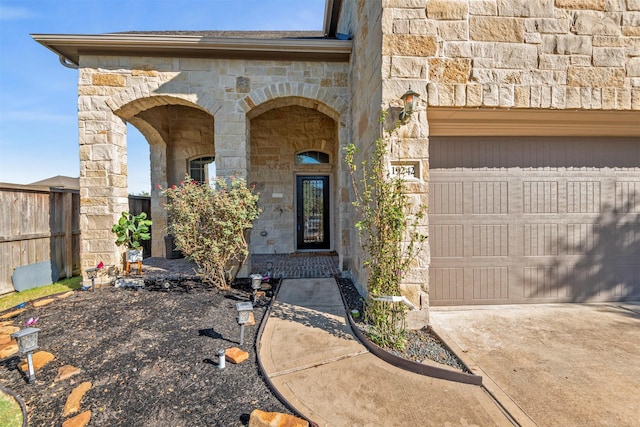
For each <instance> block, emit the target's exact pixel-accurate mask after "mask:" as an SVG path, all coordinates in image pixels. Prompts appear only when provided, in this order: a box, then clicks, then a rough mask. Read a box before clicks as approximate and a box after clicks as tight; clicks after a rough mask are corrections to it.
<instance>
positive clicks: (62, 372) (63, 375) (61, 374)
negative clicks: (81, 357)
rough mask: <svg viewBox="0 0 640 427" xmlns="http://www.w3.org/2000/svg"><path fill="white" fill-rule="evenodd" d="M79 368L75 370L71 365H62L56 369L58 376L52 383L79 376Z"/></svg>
mask: <svg viewBox="0 0 640 427" xmlns="http://www.w3.org/2000/svg"><path fill="white" fill-rule="evenodd" d="M79 373H80V368H76V367H75V366H71V365H64V366H61V367H59V368H58V375H56V377H55V379H54V380H53V381H54V382H58V381H64V380H66V379H68V378H71V377H72V376H74V375H76V374H79Z"/></svg>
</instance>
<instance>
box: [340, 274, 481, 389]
mask: <svg viewBox="0 0 640 427" xmlns="http://www.w3.org/2000/svg"><path fill="white" fill-rule="evenodd" d="M336 286H338V290H339V291H340V296H341V297H342V303H343V304H344V307H345V312H346V315H347V319H349V325H350V326H351V329H352V330H353V333H354V334H355V335H356V337H358V339H359V340H360V341H361V342H362V344H363V345H364V346H365V347H366V348H367V349H368V350H369V351H370V352H371V353H373V354H374V355H376V356H377V357H379V358H380V359H382V360H384V361H385V362H387V363H389V364H391V365H393V366H396V367H398V368H400V369H404V370H405V371H409V372H413V373H416V374H420V375H424V376H427V377H432V378H438V379H442V380H447V381H454V382H458V383H463V384H472V385H478V386H482V376H480V375H476V374H468V373H466V372H458V371H454V370H450V369H444V368H439V367H437V366H431V365H425V364H423V363H418V362H414V361H413V360H408V359H405V358H402V357H399V356H396V355H395V354H392V353H389V352H388V351H387V350H385V349H384V348H382V347H380V346H379V345H377V344H375V343H374V342H372V341H371V340H369V338H367V336H366V335H365V334H364V333H363V332H362V331H361V330H360V328H359V327H358V325H357V324H356V322H355V321H354V320H353V317H352V316H351V313H349V310H348V306H347V301H346V299H345V297H344V294H343V293H342V289H340V286H339V285H338V283H337V282H336ZM429 331H430V332H431V333H433V334H434V335H435V336H436V337H437V338H438V339H439V340H440V342H441V343H442V344H443V345H444V346H445V347H446V348H447V350H449V351H450V352H451V354H453V355H454V356H456V358H457V359H458V361H459V362H460V364H461V365H462V366H463V367H464V368H465V369H466V370H467V371H469V372H471V369H469V367H468V366H467V365H466V364H465V363H464V361H463V360H462V358H460V356H458V355H457V354H456V353H455V352H454V351H453V350H452V349H451V347H449V346H448V345H447V344H446V343H445V342H444V341H443V340H442V338H441V337H440V336H439V335H438V334H437V333H436V332H435V331H434V330H433V329H432V328H431V327H429Z"/></svg>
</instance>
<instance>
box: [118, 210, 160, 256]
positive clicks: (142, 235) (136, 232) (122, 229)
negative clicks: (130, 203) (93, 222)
mask: <svg viewBox="0 0 640 427" xmlns="http://www.w3.org/2000/svg"><path fill="white" fill-rule="evenodd" d="M151 224H152V221H151V220H150V219H147V214H146V213H145V212H142V213H140V214H139V215H133V214H130V213H129V212H122V216H121V217H120V219H119V220H118V222H117V223H115V224H114V225H113V227H112V228H111V231H113V232H114V233H115V235H116V236H117V237H118V238H117V240H116V245H118V246H123V245H124V246H125V247H126V248H127V249H140V248H141V247H142V243H141V242H142V241H144V240H149V239H151V233H150V232H149V227H151Z"/></svg>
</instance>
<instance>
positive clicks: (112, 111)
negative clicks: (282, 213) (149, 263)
mask: <svg viewBox="0 0 640 427" xmlns="http://www.w3.org/2000/svg"><path fill="white" fill-rule="evenodd" d="M348 75H349V71H348V64H345V63H322V62H296V61H251V60H225V59H193V58H137V57H101V56H82V57H81V63H80V69H79V83H78V95H79V97H78V110H79V112H78V118H79V129H80V138H79V140H80V160H81V171H80V186H81V215H82V220H81V231H82V243H81V259H82V268H83V270H84V269H86V268H88V267H92V266H95V265H96V264H97V263H98V262H100V261H102V262H104V263H105V264H114V265H116V266H119V265H121V261H120V254H121V250H119V249H118V248H116V246H115V245H114V244H113V242H114V240H115V239H114V236H113V234H112V233H111V226H112V225H113V224H114V223H115V222H116V220H117V218H118V217H119V216H120V212H122V211H126V210H127V209H128V205H127V203H128V202H127V200H128V199H127V196H128V194H127V193H128V191H127V160H128V159H127V140H126V122H127V121H129V122H131V123H132V124H134V125H135V126H136V127H137V128H138V129H139V130H140V131H141V133H142V134H143V135H144V136H145V137H146V139H147V141H148V142H149V144H150V152H151V182H152V186H153V188H152V189H151V195H152V216H153V220H154V227H153V230H154V235H153V245H152V255H153V256H164V243H163V241H162V237H163V236H164V234H165V233H166V224H167V223H166V214H165V212H164V208H163V204H164V199H163V197H162V194H161V192H160V190H159V189H158V188H156V187H155V186H156V185H160V186H161V187H163V188H166V187H167V186H169V185H173V184H177V183H178V182H179V181H180V180H181V179H183V177H184V174H185V173H186V172H187V165H188V160H189V159H192V158H195V157H200V156H203V155H215V156H216V169H217V174H218V175H219V176H236V177H244V178H248V177H249V176H250V175H251V164H250V158H249V156H250V149H249V148H250V147H249V137H250V136H249V135H250V130H249V115H253V117H255V116H256V115H258V114H259V113H261V112H264V111H266V110H268V109H269V108H274V107H276V106H282V105H285V104H288V105H295V104H300V102H302V101H300V100H303V101H304V103H306V104H308V106H309V107H310V108H312V109H314V110H317V112H319V113H322V114H323V115H325V116H329V117H331V118H332V119H333V120H335V122H336V123H339V124H340V123H341V125H338V126H337V127H338V130H337V131H336V132H335V138H336V139H339V141H340V144H344V143H346V142H345V141H348V138H347V136H348V131H347V130H346V128H345V125H344V123H346V120H345V119H344V116H345V115H346V114H347V112H348V93H347V76H348ZM274 100H279V102H280V104H277V105H276V104H270V102H273V101H274ZM319 113H318V114H319ZM334 142H335V143H336V144H338V142H337V141H334ZM267 191H268V192H269V191H271V190H270V189H267ZM338 222H340V221H338ZM337 232H339V231H337Z"/></svg>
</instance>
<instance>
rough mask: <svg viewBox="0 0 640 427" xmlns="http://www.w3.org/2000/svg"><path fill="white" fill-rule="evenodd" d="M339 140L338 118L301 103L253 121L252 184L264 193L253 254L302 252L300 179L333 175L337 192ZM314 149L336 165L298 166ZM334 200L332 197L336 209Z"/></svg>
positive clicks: (333, 187)
mask: <svg viewBox="0 0 640 427" xmlns="http://www.w3.org/2000/svg"><path fill="white" fill-rule="evenodd" d="M337 136H338V135H337V126H336V122H335V121H334V119H333V118H331V117H329V116H327V115H325V114H323V113H320V112H319V111H317V110H314V109H311V108H306V107H302V106H298V105H291V106H285V107H280V108H273V109H271V110H268V111H266V112H265V113H263V114H261V115H259V116H257V117H255V118H253V119H251V160H250V164H251V170H250V174H249V181H250V183H251V184H252V185H255V188H256V190H257V191H258V192H259V193H260V207H261V208H262V213H261V214H260V217H259V218H258V220H257V221H256V223H255V224H254V228H253V230H252V231H251V248H252V251H251V252H252V253H255V254H288V253H292V252H295V251H296V241H295V220H296V218H295V216H296V212H295V205H296V200H295V189H296V187H295V175H296V174H304V175H328V176H329V181H330V188H331V189H332V190H334V191H333V193H334V194H335V184H334V181H335V171H336V168H337V167H338V166H339V164H340V158H339V157H338V154H339V153H338V144H337ZM310 150H313V151H321V152H323V153H327V154H329V161H330V163H329V164H318V165H312V164H296V163H295V156H296V154H297V153H300V152H303V151H310ZM334 200H335V197H334V196H333V195H332V197H331V204H330V205H331V207H332V206H333V205H334ZM331 207H329V209H331ZM334 228H335V227H334V226H332V227H331V229H332V230H333V229H334ZM292 237H293V238H292ZM331 237H332V238H331V241H332V242H333V236H331Z"/></svg>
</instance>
